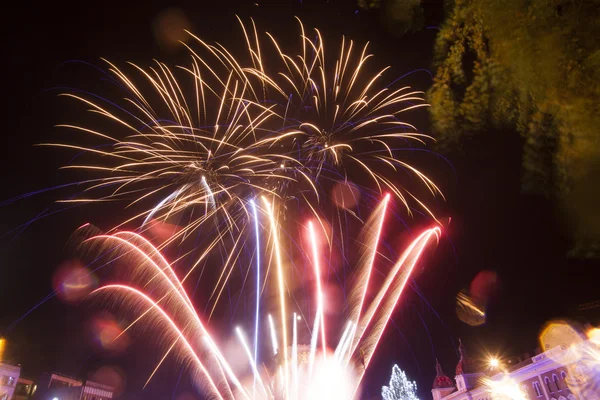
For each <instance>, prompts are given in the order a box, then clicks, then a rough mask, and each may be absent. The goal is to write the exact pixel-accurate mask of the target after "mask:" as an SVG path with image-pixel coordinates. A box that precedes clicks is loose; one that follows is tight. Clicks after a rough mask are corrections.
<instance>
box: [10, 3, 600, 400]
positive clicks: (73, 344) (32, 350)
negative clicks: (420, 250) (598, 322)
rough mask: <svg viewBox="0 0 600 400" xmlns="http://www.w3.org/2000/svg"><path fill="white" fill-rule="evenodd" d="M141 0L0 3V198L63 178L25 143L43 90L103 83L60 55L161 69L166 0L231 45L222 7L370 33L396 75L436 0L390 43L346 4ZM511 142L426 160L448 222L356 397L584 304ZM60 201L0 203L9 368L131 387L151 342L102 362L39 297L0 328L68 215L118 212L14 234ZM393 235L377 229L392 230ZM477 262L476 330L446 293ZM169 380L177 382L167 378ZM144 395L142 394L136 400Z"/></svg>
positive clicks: (50, 96)
mask: <svg viewBox="0 0 600 400" xmlns="http://www.w3.org/2000/svg"><path fill="white" fill-rule="evenodd" d="M143 3H146V2H143ZM143 3H142V2H140V4H139V5H134V4H133V3H132V2H125V1H122V2H113V1H105V2H95V3H94V2H78V3H73V4H68V5H67V3H65V4H61V2H43V3H41V2H40V4H32V3H26V2H21V3H20V4H18V5H16V7H18V8H17V9H16V10H15V11H12V12H11V13H8V12H7V13H5V21H4V25H5V26H6V27H8V28H9V29H8V31H7V35H5V46H4V49H5V51H4V53H3V54H4V62H3V64H4V65H5V66H8V71H7V72H5V74H4V76H3V85H4V97H5V101H4V104H5V106H4V111H5V119H4V129H3V131H4V141H3V143H4V146H3V155H2V158H1V159H0V166H1V168H0V174H2V182H3V185H2V187H3V188H4V190H2V192H1V196H0V201H5V200H8V199H12V198H14V197H15V196H19V195H22V194H25V193H30V192H33V191H36V190H39V189H43V188H47V187H52V186H56V185H58V184H61V183H66V182H67V181H66V180H65V178H64V176H63V175H61V174H60V173H59V172H58V168H59V167H60V166H61V165H64V164H65V163H68V162H69V159H70V156H69V155H68V154H66V153H65V152H60V151H55V150H54V149H49V148H40V147H34V146H33V145H34V144H37V143H41V142H47V141H52V140H53V138H56V134H57V132H56V129H54V128H53V126H54V125H55V124H57V123H61V122H64V121H65V119H69V116H70V114H69V113H70V112H72V109H70V108H69V107H70V105H72V103H65V102H64V101H60V100H59V99H57V97H56V94H57V93H58V92H59V91H58V90H56V89H55V88H57V87H61V86H71V87H72V86H77V87H85V88H88V89H90V90H92V91H93V90H94V89H95V88H97V87H98V86H100V85H102V84H103V83H102V82H101V81H99V80H98V79H97V75H96V80H95V81H93V82H91V81H87V80H86V79H89V77H88V76H89V75H87V74H86V73H85V72H84V71H89V67H86V66H84V65H83V64H78V65H76V66H73V65H72V64H68V65H66V64H65V62H67V61H71V60H81V61H86V62H90V63H93V64H95V65H101V62H100V57H104V58H107V59H109V60H115V61H119V62H123V61H134V62H136V63H140V64H149V63H150V61H151V60H152V59H153V58H158V59H161V60H164V61H166V62H167V63H171V64H175V63H177V62H178V61H180V60H182V57H184V56H185V54H184V53H182V52H168V51H165V50H164V49H163V48H161V47H160V46H159V45H158V44H157V42H156V40H155V38H154V35H153V32H152V22H153V20H154V18H155V17H156V16H157V15H158V14H159V13H160V12H161V11H163V10H165V9H167V8H169V7H172V6H176V7H179V8H180V9H181V10H183V12H184V13H185V14H186V16H187V18H188V19H189V21H190V22H191V25H192V30H193V32H195V33H196V34H197V35H198V36H200V37H203V38H206V39H207V40H209V41H213V40H217V41H219V42H222V43H224V44H226V45H229V46H233V47H235V46H236V43H239V40H240V36H239V34H238V31H237V29H238V26H237V22H236V19H235V16H234V15H235V14H238V15H240V16H241V17H249V16H252V17H254V18H255V20H256V21H257V24H258V26H259V27H260V28H262V29H263V30H269V31H271V32H275V33H276V35H278V37H283V38H294V35H296V33H297V31H296V25H295V20H294V19H293V16H294V15H298V16H299V17H301V18H302V20H303V21H304V23H305V25H306V26H309V27H317V28H319V29H320V30H321V31H322V32H323V33H324V34H325V36H326V37H327V38H332V39H335V40H337V39H338V38H339V36H341V35H342V34H344V35H346V36H348V37H350V38H352V39H355V40H356V41H358V42H362V43H364V42H366V41H370V42H371V48H370V49H371V52H372V53H374V54H375V55H376V60H377V63H378V64H379V65H380V66H385V65H388V64H389V65H392V67H393V68H392V71H393V73H394V74H397V75H398V76H400V75H403V74H405V73H408V72H411V71H415V70H418V69H429V70H431V68H432V66H431V63H432V52H433V50H432V48H433V41H434V39H435V35H436V32H437V31H436V29H434V27H435V26H437V25H439V23H440V20H441V15H442V10H441V3H442V2H441V1H433V0H430V1H427V2H425V7H426V25H427V26H428V27H429V28H430V29H425V30H422V31H420V32H418V33H415V34H408V35H405V36H404V37H402V38H397V37H395V36H394V35H391V34H389V33H387V32H386V31H384V29H383V28H382V24H381V23H380V20H379V18H378V16H377V15H376V14H374V13H365V12H363V11H360V12H358V13H356V11H357V7H356V6H355V3H354V2H353V1H342V0H339V1H315V2H308V1H304V2H302V1H297V0H294V1H291V0H279V1H276V2H275V1H272V2H262V1H259V2H258V3H257V5H256V4H255V2H254V1H249V2H244V1H228V0H227V1H222V2H204V1H195V2H189V4H184V3H181V4H179V3H175V2H162V4H160V5H158V3H159V2H154V3H156V4H155V5H152V6H148V5H145V4H143ZM404 79H405V81H406V83H407V84H409V85H411V86H413V87H415V88H418V89H422V90H426V89H427V88H428V87H429V85H430V84H431V77H430V75H429V74H428V73H427V72H416V73H414V74H411V75H409V76H407V77H406V78H404ZM416 118H417V119H416V121H415V123H417V126H418V127H419V128H420V129H421V130H422V131H423V132H426V133H428V132H429V123H428V120H427V118H426V114H421V116H417V117H416ZM519 149H520V139H519V137H518V136H517V135H515V134H514V133H510V132H497V133H494V132H490V134H489V135H488V136H485V137H483V138H479V139H471V140H470V141H469V142H468V143H467V144H465V146H464V148H463V151H462V152H460V153H458V152H457V153H455V154H450V155H448V158H449V160H450V162H451V164H452V166H450V165H448V164H446V163H444V162H442V161H440V159H436V158H435V157H434V158H433V159H432V160H433V161H432V162H431V163H430V164H428V166H426V167H425V170H426V171H427V172H428V173H429V174H430V175H431V176H432V177H434V178H437V179H438V182H439V183H440V186H441V187H442V189H443V190H444V192H445V194H446V197H447V199H448V201H447V203H446V204H442V205H440V206H439V209H440V210H441V211H440V212H441V214H442V215H443V216H447V217H451V224H450V226H449V227H448V229H447V230H446V231H445V236H444V238H443V239H442V241H441V243H440V245H439V246H438V247H437V249H436V250H435V252H434V253H433V255H431V256H427V257H426V258H425V259H424V265H423V269H422V271H421V272H420V273H419V274H417V275H416V276H415V281H414V282H412V283H411V288H409V289H407V292H406V293H405V295H404V297H403V300H402V302H401V306H400V307H398V310H397V311H396V313H395V314H394V320H393V323H392V322H391V323H390V325H388V328H387V331H386V334H385V337H384V339H383V341H382V343H381V345H380V348H379V349H378V351H377V352H376V354H375V359H374V361H373V363H372V367H371V369H370V371H369V373H368V374H367V377H366V392H368V393H369V394H370V395H371V396H377V395H378V393H379V392H380V387H381V385H382V384H385V383H387V381H388V379H389V373H390V371H391V367H392V365H393V364H394V363H398V364H400V366H401V367H402V368H403V369H405V370H406V371H407V372H408V375H409V376H410V377H412V378H413V379H415V380H416V381H417V383H418V385H419V389H420V395H421V397H422V398H424V399H425V398H428V396H430V394H429V389H430V385H431V382H432V380H433V377H434V375H435V369H434V364H435V358H436V357H437V358H438V359H439V360H440V362H441V363H442V365H443V367H444V368H445V370H446V373H447V374H448V375H450V376H452V375H453V369H454V367H455V365H456V361H457V356H456V350H455V347H454V344H456V343H457V338H458V337H461V338H462V339H463V342H465V343H466V345H467V347H468V349H469V351H470V353H471V354H472V355H473V357H481V356H482V355H483V354H484V353H485V351H486V350H487V351H491V352H501V353H502V354H506V355H513V354H521V353H523V352H525V351H531V350H532V349H534V348H535V347H536V346H537V342H536V337H537V334H538V332H539V330H540V328H541V327H542V326H543V324H544V323H545V322H546V321H548V320H550V319H551V318H556V317H569V316H573V315H574V312H575V309H576V305H577V304H579V303H582V302H585V301H592V300H596V299H597V296H596V295H595V293H594V292H593V289H594V286H595V284H594V282H593V280H591V279H586V276H589V268H591V267H592V265H593V264H592V263H591V262H581V261H577V260H572V259H567V258H566V257H565V254H566V252H567V250H568V245H569V243H568V242H567V240H566V238H567V236H568V235H567V234H566V233H564V232H563V228H562V227H561V226H560V225H559V224H558V223H557V222H556V221H558V220H559V218H557V216H556V212H555V211H554V208H553V205H552V203H551V202H550V201H548V200H546V199H543V198H539V197H535V196H526V195H523V194H522V193H521V187H520V175H521V166H520V153H519ZM68 195H69V191H68V190H63V191H53V192H47V193H40V194H37V195H35V196H30V197H26V198H24V199H21V200H19V201H15V202H11V203H10V204H3V206H2V207H1V208H0V224H1V226H0V235H3V236H2V241H1V244H0V263H1V264H0V265H1V272H2V277H1V278H0V332H2V331H3V330H5V329H7V328H9V327H10V330H8V331H6V336H7V338H8V340H9V354H10V356H11V357H12V358H13V359H14V360H16V361H17V362H20V363H21V364H22V365H23V368H24V371H25V372H24V373H25V374H26V375H31V376H36V375H37V374H39V373H40V372H42V371H50V370H56V371H61V372H64V373H66V374H70V375H79V376H86V374H87V373H88V372H89V371H91V370H93V369H94V368H97V367H99V366H102V365H104V364H106V365H119V366H121V367H122V368H123V371H124V374H125V375H126V376H127V378H128V386H127V392H129V393H135V392H137V391H139V390H140V388H141V385H142V384H143V382H144V380H145V378H146V376H147V373H148V372H149V371H147V370H148V368H147V366H148V365H149V364H148V363H147V362H146V359H147V358H148V359H149V358H150V356H151V352H150V351H148V349H145V348H144V345H143V344H141V343H136V344H135V345H133V346H132V348H130V349H129V350H128V352H127V354H125V355H121V356H120V357H117V358H111V357H109V356H103V355H98V353H97V352H96V351H94V350H93V349H92V348H91V346H87V345H85V343H84V342H85V341H84V340H81V337H82V336H84V335H85V332H84V329H83V328H82V327H83V322H82V321H84V320H85V311H82V310H81V309H79V308H76V307H69V306H66V305H64V304H62V303H60V302H59V301H58V300H57V299H51V300H49V301H48V302H45V303H44V304H43V305H41V306H40V307H39V308H37V309H36V310H34V311H33V312H31V313H30V314H29V315H27V316H25V317H24V318H23V319H22V320H21V321H20V322H19V323H17V324H16V325H15V324H13V322H14V321H16V320H17V319H19V318H21V317H22V316H24V314H25V313H26V312H27V311H28V310H30V309H31V308H32V307H33V306H34V305H36V304H38V302H40V300H42V299H44V298H45V297H46V296H47V295H48V294H49V293H51V291H52V282H51V278H52V275H53V273H54V272H55V270H56V268H57V267H58V265H59V264H60V263H61V261H63V259H64V258H65V244H66V242H67V240H68V238H69V235H70V233H71V232H72V231H73V230H74V229H75V228H77V227H78V226H80V225H81V224H82V223H84V222H88V221H92V222H93V223H95V224H98V225H100V226H102V225H103V224H104V225H108V224H109V222H110V221H111V218H117V219H118V218H119V214H118V211H115V210H114V209H113V210H112V211H113V212H114V213H112V214H110V215H104V214H103V213H104V212H108V211H109V209H105V208H94V207H93V206H86V207H83V208H75V209H70V210H66V211H62V212H60V213H57V214H55V215H51V216H48V217H46V218H43V219H41V220H39V221H36V222H33V223H31V224H29V225H28V226H26V227H23V229H21V228H20V227H21V225H23V224H25V223H27V222H28V221H31V220H32V219H33V218H35V217H36V215H38V214H40V213H42V212H43V211H44V210H46V209H48V210H50V211H52V210H54V209H56V206H55V205H54V204H53V201H54V200H56V199H58V198H61V196H63V197H64V196H68ZM406 221H408V223H409V224H412V225H413V226H414V227H418V226H420V225H419V224H420V223H421V222H420V220H419V219H418V218H416V219H415V220H414V222H411V221H410V219H406ZM404 233H405V232H402V231H400V230H399V231H398V232H394V231H390V232H387V233H386V234H387V235H388V237H390V238H399V239H398V240H400V239H401V240H406V237H407V235H406V234H404ZM482 270H492V271H495V272H496V273H497V274H498V282H499V284H498V288H499V289H498V291H497V293H496V295H495V297H494V299H493V301H492V303H491V305H490V308H489V310H488V311H489V312H488V316H487V322H486V324H484V325H483V326H480V327H476V328H473V327H469V326H468V325H466V324H464V323H462V322H461V321H460V320H459V319H458V318H457V316H456V312H455V297H456V294H457V292H458V291H459V290H460V289H463V288H466V287H468V286H469V284H470V282H471V281H472V280H473V278H474V277H475V276H476V274H477V273H478V272H480V271H482ZM417 287H418V291H417V290H415V288H417ZM151 361H152V360H151V359H149V362H151ZM142 366H143V367H145V368H142ZM179 373H180V369H178V368H173V370H172V371H168V372H164V373H163V374H162V375H159V379H157V382H155V383H153V384H152V385H151V386H150V387H149V389H148V390H150V393H152V395H153V396H156V397H154V398H166V397H168V398H170V396H171V393H172V392H173V389H174V388H175V387H176V383H177V380H178V377H179ZM183 381H185V378H184V379H183ZM186 385H187V386H186ZM177 390H178V391H177V393H182V392H183V391H186V390H191V389H190V385H189V384H186V383H183V384H182V385H181V386H180V389H177ZM147 396H150V395H149V394H148V392H146V394H145V395H144V396H143V397H144V398H150V397H147ZM131 398H136V397H135V396H133V397H131ZM137 398H141V397H137ZM365 398H366V397H365Z"/></svg>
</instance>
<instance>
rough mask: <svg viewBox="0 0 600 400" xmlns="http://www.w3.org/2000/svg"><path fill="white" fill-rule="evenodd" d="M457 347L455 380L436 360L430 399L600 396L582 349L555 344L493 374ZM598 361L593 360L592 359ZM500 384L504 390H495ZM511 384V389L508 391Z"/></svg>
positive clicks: (596, 399)
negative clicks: (481, 369)
mask: <svg viewBox="0 0 600 400" xmlns="http://www.w3.org/2000/svg"><path fill="white" fill-rule="evenodd" d="M583 346H585V347H583ZM588 346H595V345H593V344H591V343H589V342H585V343H582V344H581V345H580V347H581V348H582V349H583V352H585V351H587V350H586V349H589V348H590V347H588ZM459 350H460V356H461V357H460V360H459V362H458V365H457V366H456V375H455V378H454V381H452V380H451V379H450V378H449V377H448V376H446V375H444V373H443V371H442V368H441V366H440V365H439V364H437V376H436V378H435V380H434V383H433V388H432V391H431V393H432V396H433V400H492V399H494V398H495V397H499V398H515V399H517V398H518V399H524V400H600V383H599V384H596V381H597V380H598V378H600V376H597V374H595V373H594V372H593V371H592V372H590V371H591V370H590V368H589V365H586V362H585V361H584V360H583V358H582V357H581V354H582V350H581V349H577V348H566V347H565V346H559V347H555V348H553V349H550V350H548V351H546V352H544V353H541V354H538V355H536V356H534V357H531V358H526V359H525V360H524V361H522V362H520V363H519V364H517V365H514V366H512V367H511V368H510V369H509V370H507V371H504V372H501V373H497V374H495V375H492V376H490V375H488V374H485V373H481V372H476V371H475V370H474V368H473V364H472V362H471V361H470V360H469V358H468V357H467V356H466V352H465V349H464V347H463V345H462V343H461V345H460V348H459ZM598 361H599V360H593V362H594V363H597V362H598ZM592 369H593V368H592ZM502 385H504V386H505V389H507V391H506V392H502V391H500V392H499V391H498V388H499V387H500V386H502ZM511 388H512V389H513V391H512V392H509V391H508V389H511ZM510 393H513V394H512V395H511V394H510Z"/></svg>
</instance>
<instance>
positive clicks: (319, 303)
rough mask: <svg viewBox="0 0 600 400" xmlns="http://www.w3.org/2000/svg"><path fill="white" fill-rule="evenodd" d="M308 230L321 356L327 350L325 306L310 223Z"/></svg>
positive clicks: (312, 228) (314, 235)
mask: <svg viewBox="0 0 600 400" xmlns="http://www.w3.org/2000/svg"><path fill="white" fill-rule="evenodd" d="M308 229H309V231H310V244H311V248H312V256H313V259H312V262H313V265H314V269H315V278H316V281H317V317H316V318H320V320H321V322H320V325H321V347H322V348H323V355H325V353H326V349H327V341H326V340H325V318H324V316H323V314H324V313H325V304H324V299H323V288H322V286H321V267H320V265H319V251H318V249H317V237H316V234H315V229H314V227H313V224H312V221H309V223H308Z"/></svg>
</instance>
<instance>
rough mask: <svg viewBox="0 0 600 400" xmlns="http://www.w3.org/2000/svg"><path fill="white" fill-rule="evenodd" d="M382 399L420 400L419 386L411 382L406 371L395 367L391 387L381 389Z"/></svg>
mask: <svg viewBox="0 0 600 400" xmlns="http://www.w3.org/2000/svg"><path fill="white" fill-rule="evenodd" d="M381 397H383V400H419V399H418V397H417V384H416V383H415V382H411V381H409V380H408V378H407V377H406V374H405V373H404V371H402V370H401V369H400V367H398V366H397V365H394V367H393V368H392V377H391V378H390V385H389V386H384V387H382V388H381Z"/></svg>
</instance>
